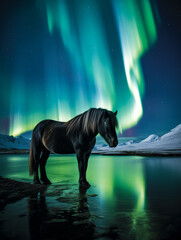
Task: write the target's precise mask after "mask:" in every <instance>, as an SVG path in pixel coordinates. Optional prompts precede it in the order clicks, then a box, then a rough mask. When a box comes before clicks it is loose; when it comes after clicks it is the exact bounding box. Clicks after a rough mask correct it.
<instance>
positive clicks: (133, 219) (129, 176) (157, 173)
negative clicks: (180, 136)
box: [0, 155, 181, 239]
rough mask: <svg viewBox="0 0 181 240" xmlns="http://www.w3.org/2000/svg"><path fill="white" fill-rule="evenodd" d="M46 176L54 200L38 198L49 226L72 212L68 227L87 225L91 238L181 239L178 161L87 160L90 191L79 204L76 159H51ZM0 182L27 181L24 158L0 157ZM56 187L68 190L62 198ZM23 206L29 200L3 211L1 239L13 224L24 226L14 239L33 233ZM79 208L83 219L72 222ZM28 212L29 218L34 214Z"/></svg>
mask: <svg viewBox="0 0 181 240" xmlns="http://www.w3.org/2000/svg"><path fill="white" fill-rule="evenodd" d="M47 174H48V177H49V179H50V180H51V182H52V183H53V185H52V186H50V187H48V191H50V192H51V194H50V195H51V196H53V197H54V198H52V197H46V199H44V198H43V199H44V200H43V209H44V207H45V205H46V211H48V212H49V213H50V212H51V213H52V212H53V213H54V215H51V217H50V214H48V215H46V217H45V218H46V219H47V218H49V219H51V224H52V221H54V222H55V220H56V221H58V220H57V217H55V216H56V215H57V214H56V213H57V211H58V212H59V213H60V212H61V211H62V209H64V212H65V211H68V213H67V214H70V212H71V211H73V213H72V212H71V214H70V216H71V217H70V216H69V217H70V218H71V224H75V225H76V224H77V223H76V221H78V224H88V225H86V226H88V227H87V231H88V230H90V229H91V235H90V236H91V238H100V239H180V237H181V235H180V236H179V234H181V230H180V225H181V204H180V203H181V158H180V157H170V158H169V157H163V158H160V157H138V156H101V155H91V157H90V159H89V166H88V172H87V179H88V181H89V183H90V184H91V188H90V189H88V191H87V193H85V194H84V195H81V198H80V192H79V189H78V184H77V182H78V167H77V161H76V159H75V155H51V156H50V158H49V159H48V163H47ZM0 176H3V177H8V178H12V179H16V180H23V181H31V177H29V175H28V155H0ZM65 184H66V185H65ZM61 185H65V186H69V187H68V188H67V189H65V192H64V196H62V195H61V196H60V197H59V196H58V193H57V192H58V189H59V187H60V186H61ZM55 192H56V193H55ZM67 196H68V198H67ZM69 196H70V198H69ZM82 196H83V197H82ZM58 197H59V198H58ZM68 199H71V201H68ZM33 201H34V200H33ZM27 202H28V204H29V205H28V206H34V205H32V204H31V203H32V200H31V199H26V198H25V199H22V200H20V201H18V202H17V203H13V204H9V205H7V207H6V208H5V209H4V210H3V213H1V214H0V218H1V220H3V224H4V225H3V226H1V228H0V230H1V231H5V233H4V234H5V235H6V234H7V235H8V228H11V227H10V226H11V225H12V226H14V225H13V222H16V223H17V222H19V224H21V222H22V221H24V224H25V227H24V228H23V229H22V230H21V229H20V230H17V232H16V235H15V236H14V235H13V237H14V238H15V237H17V238H19V237H24V238H28V239H31V236H30V235H29V233H27V231H28V232H31V231H30V228H31V229H32V226H31V227H30V224H29V222H30V218H29V217H27V216H29V213H27V211H29V210H27ZM45 202H46V204H45ZM62 204H63V205H62ZM40 205H41V204H40ZM80 206H81V211H80V212H81V214H84V215H85V216H84V215H83V216H84V217H83V218H82V215H81V216H79V217H80V219H81V220H80V219H79V218H77V215H76V214H78V213H77V210H75V209H77V207H78V208H80ZM41 207H42V205H41ZM13 209H14V210H13ZM29 209H30V208H29ZM32 209H33V212H34V211H35V209H34V208H32ZM43 212H44V210H43ZM40 215H41V214H40ZM47 216H48V217H47ZM39 217H40V216H39ZM7 218H11V225H9V223H7V222H8V221H7ZM12 219H13V220H12ZM41 219H42V215H41ZM65 219H66V217H64V220H65ZM77 219H78V220H77ZM61 221H62V220H61ZM81 221H83V222H82V223H81ZM69 225H70V223H69ZM73 226H74V225H73ZM54 227H55V225H54ZM16 229H19V228H18V227H16ZM27 229H29V230H27ZM71 229H72V228H71ZM13 231H15V230H13ZM105 233H106V234H105ZM35 234H36V231H35ZM89 234H90V233H89ZM177 235H178V238H177ZM8 237H10V236H9V235H8ZM55 239H56V238H55Z"/></svg>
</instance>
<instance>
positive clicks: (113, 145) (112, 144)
mask: <svg viewBox="0 0 181 240" xmlns="http://www.w3.org/2000/svg"><path fill="white" fill-rule="evenodd" d="M117 145H118V140H114V139H113V140H112V141H111V142H110V144H109V147H111V148H112V147H116V146H117Z"/></svg>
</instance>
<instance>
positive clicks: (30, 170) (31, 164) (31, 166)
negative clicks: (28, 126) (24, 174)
mask: <svg viewBox="0 0 181 240" xmlns="http://www.w3.org/2000/svg"><path fill="white" fill-rule="evenodd" d="M33 156H34V144H33V136H32V139H31V145H30V153H29V174H30V176H32V175H33V165H34V161H35V160H34V157H33Z"/></svg>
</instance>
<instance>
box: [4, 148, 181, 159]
mask: <svg viewBox="0 0 181 240" xmlns="http://www.w3.org/2000/svg"><path fill="white" fill-rule="evenodd" d="M2 154H29V149H0V155H2ZM51 154H55V153H51ZM91 154H94V155H106V156H143V157H180V156H181V153H180V152H179V153H176V152H174V151H170V152H169V151H168V152H163V153H156V152H155V153H154V152H144V151H142V152H140V151H136V150H135V151H122V152H114V153H113V152H106V151H105V152H104V151H99V152H98V151H96V150H95V151H93V152H92V153H91Z"/></svg>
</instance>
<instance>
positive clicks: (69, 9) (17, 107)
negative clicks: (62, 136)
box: [0, 0, 157, 136]
mask: <svg viewBox="0 0 181 240" xmlns="http://www.w3.org/2000/svg"><path fill="white" fill-rule="evenodd" d="M28 7H29V6H28V4H27V9H18V11H17V12H16V15H15V16H14V18H13V17H12V22H11V24H10V26H11V28H12V29H14V34H15V35H16V36H17V41H18V46H17V45H13V44H12V45H11V48H12V49H11V51H13V52H14V53H15V59H14V61H13V63H10V69H11V71H10V72H8V73H6V71H5V70H4V71H3V70H1V76H3V78H2V79H3V81H2V90H4V91H5V89H6V88H7V87H10V89H11V90H10V92H9V93H8V96H9V98H8V101H7V100H5V98H7V96H2V98H3V102H5V101H6V104H5V106H3V107H2V112H4V115H3V117H1V125H0V128H1V129H0V131H1V132H2V133H8V134H10V135H15V136H16V135H18V134H20V133H22V132H25V131H28V130H31V129H33V127H34V126H35V125H36V124H37V122H38V121H40V120H42V119H46V118H51V119H55V120H61V121H66V120H68V119H70V118H72V117H73V116H75V115H77V114H79V113H81V112H83V111H85V110H87V109H89V108H90V107H102V108H107V109H109V110H113V111H114V110H116V109H117V110H118V113H119V114H118V120H119V129H120V131H122V130H124V129H127V128H130V127H132V126H134V125H136V124H137V122H138V121H139V119H140V118H141V117H142V115H143V108H142V97H143V95H144V79H143V74H142V69H141V65H140V58H141V56H142V55H143V54H144V53H145V52H146V51H147V50H148V49H149V47H150V46H152V45H153V43H154V42H155V40H156V37H157V34H156V27H155V22H154V17H153V14H152V8H151V5H150V2H149V0H144V1H141V0H130V1H127V0H120V1H111V0H106V1H96V0H93V1H90V0H79V1H73V0H71V1H65V0H59V1H58V0H54V1H51V0H47V1H36V4H35V9H33V10H32V12H31V10H28ZM26 11H27V13H28V14H25V13H26ZM33 16H34V20H32V17H33ZM36 21H37V26H36V24H34V23H36ZM38 21H39V22H38ZM28 34H29V35H31V36H29V35H28ZM36 34H37V35H36ZM27 35H28V37H27ZM12 41H14V40H12ZM7 80H8V81H7ZM7 109H8V111H7ZM7 119H8V120H7ZM9 119H10V120H9Z"/></svg>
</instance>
